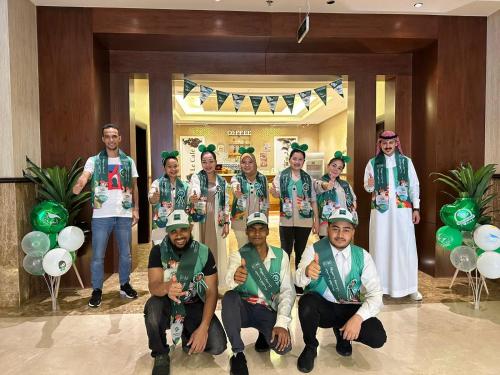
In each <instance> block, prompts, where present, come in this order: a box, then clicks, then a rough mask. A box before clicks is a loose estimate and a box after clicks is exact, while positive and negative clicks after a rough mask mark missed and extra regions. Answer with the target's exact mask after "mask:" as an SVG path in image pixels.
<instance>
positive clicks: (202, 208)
mask: <svg viewBox="0 0 500 375" xmlns="http://www.w3.org/2000/svg"><path fill="white" fill-rule="evenodd" d="M194 209H195V210H196V213H197V214H199V215H205V214H206V212H207V202H205V201H201V200H200V201H198V202H196V203H195V204H194Z"/></svg>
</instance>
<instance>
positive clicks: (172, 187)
mask: <svg viewBox="0 0 500 375" xmlns="http://www.w3.org/2000/svg"><path fill="white" fill-rule="evenodd" d="M177 156H179V152H178V151H170V152H168V151H163V152H162V153H161V161H162V164H163V168H164V169H165V174H164V175H163V176H162V177H160V178H157V179H156V180H154V181H153V183H152V184H151V188H150V189H149V194H148V199H149V203H151V205H152V206H153V231H152V232H151V240H152V241H153V243H154V244H155V245H157V244H159V243H161V242H162V241H163V238H164V237H165V235H166V234H167V232H166V231H165V226H166V224H167V216H168V215H170V213H171V212H172V211H174V210H186V208H187V203H188V202H187V192H188V187H189V185H188V184H187V183H186V182H183V181H181V180H180V178H178V177H177V174H178V173H179V162H178V160H177Z"/></svg>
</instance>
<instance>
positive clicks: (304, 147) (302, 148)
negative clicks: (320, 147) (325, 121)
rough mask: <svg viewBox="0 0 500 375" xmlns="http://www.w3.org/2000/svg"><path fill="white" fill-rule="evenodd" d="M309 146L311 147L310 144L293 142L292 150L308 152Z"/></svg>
mask: <svg viewBox="0 0 500 375" xmlns="http://www.w3.org/2000/svg"><path fill="white" fill-rule="evenodd" d="M308 148H309V146H308V145H306V144H305V143H304V144H302V145H299V144H298V143H297V142H293V143H292V150H299V151H302V152H306V151H307V149H308Z"/></svg>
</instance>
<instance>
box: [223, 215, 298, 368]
mask: <svg viewBox="0 0 500 375" xmlns="http://www.w3.org/2000/svg"><path fill="white" fill-rule="evenodd" d="M246 234H247V236H248V243H247V244H246V245H244V246H243V247H241V248H240V249H239V251H235V252H233V253H232V254H231V257H230V259H229V266H228V269H227V276H226V284H227V285H228V286H229V288H232V289H233V290H230V291H228V292H227V293H226V294H225V295H224V298H223V299H222V323H223V324H224V328H225V329H226V332H227V336H228V338H229V342H230V343H231V346H232V350H233V353H234V355H233V356H232V357H231V359H230V367H231V375H247V374H248V367H247V363H246V359H245V355H244V354H243V350H244V349H245V344H244V343H243V341H242V340H241V328H248V327H252V328H256V329H257V330H258V331H259V338H258V339H257V342H256V344H255V350H257V351H258V352H265V351H269V350H270V349H273V350H274V351H275V352H276V353H278V354H285V353H287V352H289V351H290V350H291V349H292V343H291V339H290V332H289V330H288V326H289V324H290V321H291V310H292V306H293V304H294V302H295V288H294V287H293V284H292V281H291V275H290V261H289V259H288V255H287V254H286V252H284V251H283V250H282V249H280V248H277V247H274V246H270V245H268V244H267V236H268V235H269V228H268V222H267V218H266V216H265V215H264V214H262V213H260V212H255V213H253V214H251V215H249V216H248V219H247V228H246Z"/></svg>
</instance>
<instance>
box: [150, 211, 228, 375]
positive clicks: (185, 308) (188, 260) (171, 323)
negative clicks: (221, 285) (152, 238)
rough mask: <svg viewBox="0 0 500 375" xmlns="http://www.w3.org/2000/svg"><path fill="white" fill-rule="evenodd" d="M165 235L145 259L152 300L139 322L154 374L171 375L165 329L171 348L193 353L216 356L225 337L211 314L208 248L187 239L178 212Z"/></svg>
mask: <svg viewBox="0 0 500 375" xmlns="http://www.w3.org/2000/svg"><path fill="white" fill-rule="evenodd" d="M166 231H167V236H166V237H165V238H164V239H163V241H162V243H161V244H160V245H156V246H154V247H153V248H152V249H151V253H150V255H149V266H148V281H149V291H150V292H151V294H152V296H151V298H150V299H149V300H148V301H147V302H146V306H145V307H144V318H145V323H146V330H147V333H148V339H149V348H150V349H151V355H152V356H153V357H154V358H155V364H154V368H153V375H160V374H161V375H168V374H169V373H170V357H169V355H168V353H169V347H168V345H167V340H166V335H165V330H166V329H167V328H170V331H171V334H172V339H173V341H174V344H177V343H178V342H179V341H182V347H183V350H184V351H186V352H188V353H189V354H192V353H201V352H203V351H204V352H207V353H210V354H214V355H216V354H220V353H222V352H223V351H224V350H226V335H225V333H224V329H223V327H222V324H221V323H220V321H219V319H217V317H216V316H215V315H214V311H215V307H216V305H217V296H218V291H217V267H216V265H215V260H214V257H213V255H212V252H211V251H210V249H209V248H208V247H207V246H206V245H204V244H202V243H199V242H197V241H195V240H193V239H192V238H191V224H190V222H189V216H188V214H186V212H184V211H183V210H175V211H173V212H172V213H171V214H170V215H169V216H168V218H167V225H166Z"/></svg>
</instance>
